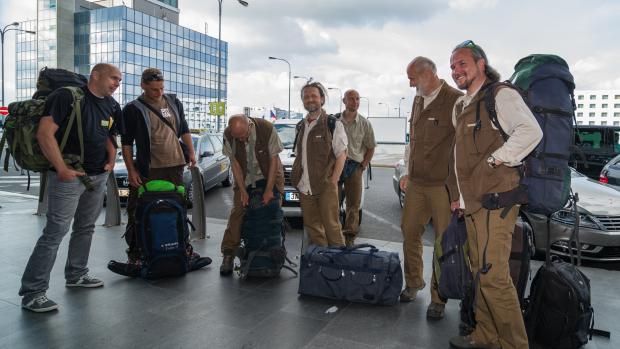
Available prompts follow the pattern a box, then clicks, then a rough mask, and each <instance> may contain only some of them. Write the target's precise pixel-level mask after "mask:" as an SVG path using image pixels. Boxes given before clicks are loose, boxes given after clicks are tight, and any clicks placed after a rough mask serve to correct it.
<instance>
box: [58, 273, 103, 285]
mask: <svg viewBox="0 0 620 349" xmlns="http://www.w3.org/2000/svg"><path fill="white" fill-rule="evenodd" d="M65 286H67V287H84V288H94V287H101V286H103V281H101V280H99V279H97V278H96V277H93V276H90V275H88V274H84V275H82V276H81V277H80V278H79V279H77V280H71V281H69V280H67V283H66V284H65Z"/></svg>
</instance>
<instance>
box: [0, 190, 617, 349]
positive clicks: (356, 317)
mask: <svg viewBox="0 0 620 349" xmlns="http://www.w3.org/2000/svg"><path fill="white" fill-rule="evenodd" d="M0 206H2V208H0V238H1V240H0V241H2V249H1V251H2V253H0V280H1V282H0V348H84V347H87V348H362V349H364V348H448V340H449V338H450V336H452V335H454V334H456V332H457V327H458V304H457V303H456V302H454V301H451V302H449V303H448V305H447V308H446V317H445V319H443V320H442V321H439V322H428V321H427V320H426V318H425V311H426V306H427V305H428V302H429V301H430V295H429V294H428V289H425V290H423V291H422V292H421V293H420V295H419V298H418V299H417V300H416V301H414V302H412V303H409V304H399V305H396V306H369V305H361V304H351V303H348V302H338V301H330V300H324V299H318V298H309V297H299V296H298V295H297V286H298V279H297V278H295V277H293V275H291V274H290V273H289V272H287V271H286V270H283V271H282V274H281V275H280V277H279V278H275V279H271V280H250V281H241V280H239V279H238V278H237V277H236V276H233V277H228V278H222V277H220V275H219V272H218V267H219V263H220V257H219V242H220V239H221V236H222V233H223V230H224V228H225V222H224V221H222V220H215V219H208V221H207V230H208V233H209V235H210V236H211V238H210V239H207V240H201V241H195V242H194V243H193V244H194V246H195V248H196V250H197V251H198V252H199V253H201V254H203V255H207V256H210V257H212V258H214V264H213V266H211V267H208V268H206V269H204V270H200V271H196V272H192V273H189V274H188V275H186V276H185V277H180V278H173V279H165V280H158V281H154V282H146V281H144V280H141V279H128V278H124V277H121V276H119V275H116V274H114V273H112V272H110V271H108V270H107V268H106V264H107V262H108V261H109V260H110V259H117V260H122V259H124V253H123V251H124V248H125V246H124V245H125V243H124V240H123V239H121V234H122V231H123V230H124V226H122V227H112V228H105V227H102V226H101V225H100V224H101V222H102V221H103V217H100V220H99V223H98V226H97V228H96V233H95V236H94V239H93V245H92V252H91V258H90V261H89V266H90V268H91V273H92V274H93V275H96V276H98V277H100V278H102V279H103V280H104V281H105V282H106V284H105V286H104V287H103V288H99V289H90V290H88V289H68V288H65V286H64V278H63V268H64V261H65V260H66V256H67V242H68V240H69V239H68V237H66V238H65V240H64V241H63V244H62V245H61V248H60V250H59V253H58V258H57V261H56V265H55V267H54V269H53V271H52V277H51V284H50V289H49V291H48V296H49V297H50V298H51V299H53V300H55V301H57V302H58V303H59V304H60V310H59V311H56V312H52V313H48V314H34V313H31V312H28V311H24V310H22V309H21V308H20V306H19V304H20V298H19V297H18V295H17V291H18V289H19V285H20V278H21V274H22V272H23V270H24V266H25V265H26V262H27V260H28V257H29V255H30V253H31V251H32V248H33V247H34V244H35V241H36V239H37V238H38V236H39V235H40V232H41V229H42V228H43V226H44V224H45V218H44V217H38V216H34V215H33V214H32V213H33V212H35V210H36V200H34V199H32V198H25V197H20V196H9V195H0ZM366 241H368V242H370V243H373V244H375V245H376V246H377V247H380V248H382V249H386V250H392V251H400V249H401V246H400V245H399V244H396V243H390V242H385V241H377V240H366ZM286 243H287V247H288V249H289V251H290V252H289V253H290V254H291V255H292V257H294V256H296V255H298V251H299V249H300V244H301V243H300V236H299V234H298V233H293V234H289V235H288V236H287V241H286ZM430 258H431V250H430V249H429V248H427V247H425V250H424V259H425V277H426V278H427V279H428V278H429V273H430V264H429V263H428V262H429V261H430ZM537 265H538V264H537ZM534 270H535V269H534ZM583 270H584V272H585V273H586V274H587V275H588V276H589V277H590V278H591V280H592V293H593V305H594V308H595V310H596V324H597V327H600V328H602V329H607V330H610V331H612V339H611V341H609V340H607V339H601V338H595V339H594V340H593V341H592V342H590V343H589V344H588V346H587V348H588V349H591V348H619V347H620V337H619V336H620V323H619V322H618V321H617V319H618V315H617V314H619V313H620V297H619V292H618V290H619V289H620V274H619V273H618V272H614V271H604V270H600V269H590V268H583ZM332 306H336V307H338V311H337V312H335V313H333V314H326V313H325V311H326V310H327V309H328V308H330V307H332Z"/></svg>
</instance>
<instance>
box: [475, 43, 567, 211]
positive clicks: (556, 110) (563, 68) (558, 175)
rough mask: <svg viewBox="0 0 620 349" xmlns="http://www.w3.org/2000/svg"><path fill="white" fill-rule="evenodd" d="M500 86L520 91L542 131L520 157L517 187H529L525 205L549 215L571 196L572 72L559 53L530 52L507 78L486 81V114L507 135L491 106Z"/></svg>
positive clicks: (559, 208)
mask: <svg viewBox="0 0 620 349" xmlns="http://www.w3.org/2000/svg"><path fill="white" fill-rule="evenodd" d="M503 87H508V88H513V89H516V90H517V91H519V93H520V94H521V96H522V97H523V99H524V100H525V103H526V104H527V105H528V107H529V108H530V110H531V111H532V114H534V117H536V121H538V124H539V125H540V128H541V129H542V131H543V138H542V140H541V141H540V143H539V144H538V145H537V146H536V148H535V149H534V150H533V151H532V153H530V154H529V155H528V156H527V157H526V158H525V160H524V165H523V167H522V170H521V174H522V179H521V186H520V188H523V191H522V192H523V193H525V192H527V194H525V195H526V197H527V200H526V201H527V206H526V207H524V209H525V210H527V211H528V212H532V213H538V214H543V215H546V216H549V215H551V214H552V213H554V212H556V211H559V210H561V209H562V208H564V206H565V205H566V203H567V202H568V199H569V196H570V184H571V173H570V168H569V167H568V162H569V160H570V157H571V153H572V152H573V151H574V149H575V147H574V124H575V123H576V122H575V113H574V111H575V98H574V94H573V92H574V90H575V81H574V79H573V75H572V74H571V73H570V71H569V69H568V64H567V63H566V61H564V59H562V58H561V57H559V56H556V55H548V54H533V55H529V56H527V57H525V58H522V59H520V60H519V61H518V62H517V64H516V65H515V72H514V73H513V74H512V76H511V77H510V79H509V81H506V82H496V83H493V84H490V85H489V86H487V87H486V88H487V89H488V91H487V93H486V97H485V105H486V108H487V111H488V112H489V117H490V118H491V122H492V123H493V125H494V126H495V128H497V129H498V130H499V132H500V133H501V135H502V137H503V138H504V140H507V139H508V138H509V135H507V134H506V133H505V132H504V130H503V129H502V127H501V125H500V124H499V121H498V120H497V110H496V108H495V96H496V94H497V91H498V89H500V88H503ZM517 201H518V200H517ZM524 201H525V200H524ZM516 203H520V204H525V203H526V202H516Z"/></svg>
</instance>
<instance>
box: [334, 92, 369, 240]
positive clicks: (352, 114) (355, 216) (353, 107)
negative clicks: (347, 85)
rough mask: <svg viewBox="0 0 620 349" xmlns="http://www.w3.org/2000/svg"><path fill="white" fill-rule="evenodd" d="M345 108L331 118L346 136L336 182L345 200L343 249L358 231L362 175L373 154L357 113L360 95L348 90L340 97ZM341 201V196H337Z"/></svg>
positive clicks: (366, 129) (363, 122) (366, 127)
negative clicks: (342, 161)
mask: <svg viewBox="0 0 620 349" xmlns="http://www.w3.org/2000/svg"><path fill="white" fill-rule="evenodd" d="M342 102H343V103H344V105H345V107H346V109H345V111H344V112H342V114H340V113H338V114H336V115H334V116H335V117H336V118H337V119H339V120H340V121H342V124H343V125H344V131H345V132H346V134H347V140H348V143H349V144H348V147H347V160H346V161H345V164H344V168H343V171H342V175H341V176H340V182H341V183H342V188H339V189H343V192H344V193H342V194H341V195H344V199H345V200H346V219H345V221H344V225H343V226H342V234H343V235H344V241H345V244H346V245H347V246H349V247H350V246H353V245H355V238H356V237H357V233H358V232H359V224H360V205H361V201H362V190H363V188H362V187H363V185H364V183H363V180H362V174H363V173H364V171H365V170H366V168H367V167H368V165H369V164H370V161H371V160H372V156H373V155H374V154H375V147H376V146H377V142H376V141H375V133H374V130H373V128H372V124H371V123H370V122H369V121H368V120H367V119H366V118H365V117H364V116H362V115H361V114H360V113H359V112H358V109H359V107H360V95H359V93H358V92H357V91H355V90H348V91H346V92H345V93H344V97H343V98H342ZM341 198H342V196H341Z"/></svg>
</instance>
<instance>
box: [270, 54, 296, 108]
mask: <svg viewBox="0 0 620 349" xmlns="http://www.w3.org/2000/svg"><path fill="white" fill-rule="evenodd" d="M269 59H275V60H278V61H283V62H286V64H288V118H289V119H290V118H291V63H289V62H288V61H287V60H286V59H284V58H278V57H271V56H269Z"/></svg>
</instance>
